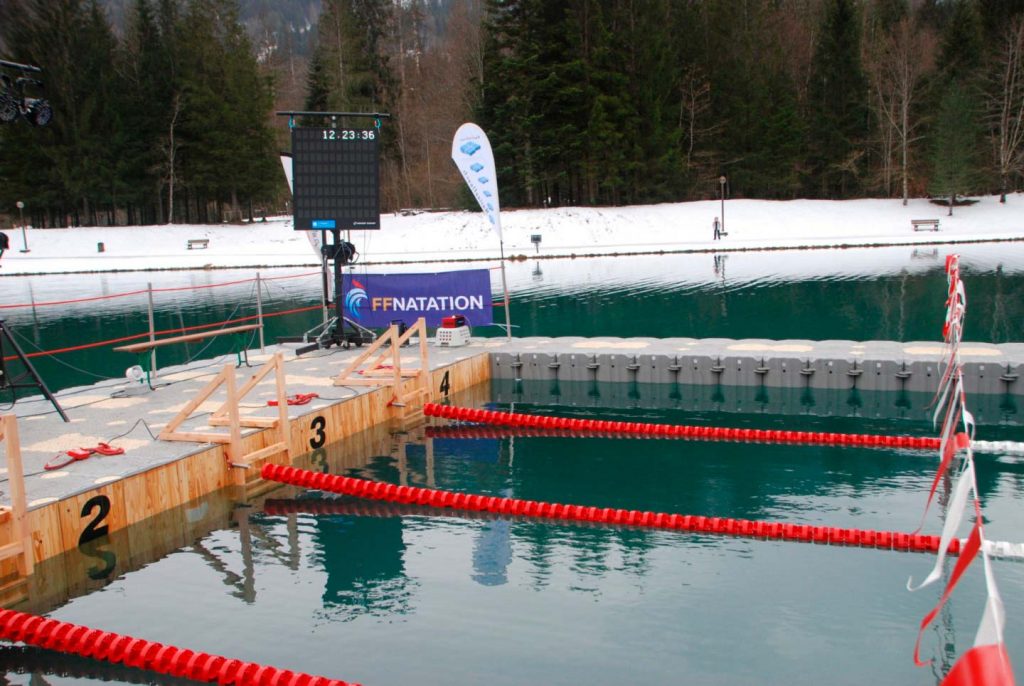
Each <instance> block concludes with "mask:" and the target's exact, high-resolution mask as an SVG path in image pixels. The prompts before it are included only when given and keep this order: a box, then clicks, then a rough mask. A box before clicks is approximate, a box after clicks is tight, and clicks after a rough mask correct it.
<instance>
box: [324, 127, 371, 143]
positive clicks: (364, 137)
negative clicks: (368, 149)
mask: <svg viewBox="0 0 1024 686" xmlns="http://www.w3.org/2000/svg"><path fill="white" fill-rule="evenodd" d="M323 134H324V140H325V141H372V140H373V139H375V138H376V137H377V132H376V131H374V130H373V129H362V130H355V129H325V130H324V132H323Z"/></svg>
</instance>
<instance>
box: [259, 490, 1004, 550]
mask: <svg viewBox="0 0 1024 686" xmlns="http://www.w3.org/2000/svg"><path fill="white" fill-rule="evenodd" d="M263 511H264V512H265V513H267V514H268V515H274V516H279V515H289V514H309V515H350V516H355V517H429V516H431V515H436V512H435V510H434V508H431V507H430V506H427V505H400V504H394V503H388V502H382V501H373V502H366V501H358V500H355V501H350V500H340V499H328V500H325V499H322V498H318V499H315V500H314V499H312V498H267V499H266V500H265V501H263ZM444 516H446V517H459V518H462V519H473V520H477V519H479V520H485V521H493V520H495V519H508V520H516V521H526V520H527V519H528V518H527V517H516V516H512V515H505V514H501V513H497V512H469V511H466V510H463V511H450V512H445V513H444ZM577 524H578V525H580V526H591V527H601V528H612V525H607V524H603V523H599V522H582V521H580V522H577ZM962 544H963V539H961V545H962ZM984 545H985V550H986V551H987V552H988V553H989V554H990V555H992V556H994V557H999V558H1004V559H1008V560H1024V543H1010V542H1009V541H985V544H984Z"/></svg>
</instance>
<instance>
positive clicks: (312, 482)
mask: <svg viewBox="0 0 1024 686" xmlns="http://www.w3.org/2000/svg"><path fill="white" fill-rule="evenodd" d="M260 476H262V478H264V479H266V480H268V481H277V482H279V483H284V484H290V485H292V486H300V487H302V488H311V489H317V490H321V491H329V492H331V493H338V494H340V495H349V496H355V497H358V498H366V499H368V500H380V501H385V502H391V503H399V504H405V505H424V506H428V507H434V508H450V509H454V510H469V511H471V512H493V513H497V514H502V515H512V516H517V517H537V518H543V519H559V520H567V521H579V522H597V523H601V524H612V525H617V526H636V527H644V528H652V529H668V530H674V531H689V532H694V533H708V534H726V535H731V536H744V537H749V538H763V539H774V540H780V541H796V542H802V543H823V544H828V545H846V546H860V547H865V548H877V549H880V550H895V551H904V552H931V553H934V552H937V551H938V549H939V537H938V536H929V535H925V534H909V533H902V532H895V531H873V530H870V529H852V528H842V527H833V526H813V525H810V524H791V523H784V522H759V521H753V520H749V519H735V518H732V517H705V516H699V515H680V514H668V513H665V512H649V511H639V510H623V509H615V508H608V507H605V508H601V507H593V506H585V505H564V504H561V503H548V502H541V501H537V500H522V499H519V498H504V497H498V496H485V495H479V494H468V493H455V492H453V491H443V490H438V489H432V488H420V487H418V486H396V485H395V484H389V483H384V482H381V481H369V480H367V479H357V478H354V477H349V476H338V475H335V474H325V473H323V472H311V471H309V470H305V469H297V468H295V467H286V466H283V465H275V464H267V465H264V466H263V469H262V470H261V471H260ZM959 549H960V542H959V541H958V540H954V541H953V542H952V544H951V545H950V548H949V552H950V553H953V554H955V553H956V552H958V551H959Z"/></svg>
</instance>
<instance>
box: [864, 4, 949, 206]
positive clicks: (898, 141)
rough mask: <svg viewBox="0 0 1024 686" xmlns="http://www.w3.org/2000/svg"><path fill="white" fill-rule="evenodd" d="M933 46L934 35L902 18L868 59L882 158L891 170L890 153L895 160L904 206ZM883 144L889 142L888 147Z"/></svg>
mask: <svg viewBox="0 0 1024 686" xmlns="http://www.w3.org/2000/svg"><path fill="white" fill-rule="evenodd" d="M935 46H936V39H935V36H934V34H932V33H931V32H929V31H928V30H926V29H924V28H923V27H919V26H916V25H915V23H914V21H913V20H912V19H911V18H910V17H904V18H903V19H901V20H900V22H899V23H898V24H896V26H895V28H894V29H893V31H892V32H891V33H890V34H888V35H884V36H882V37H881V38H880V40H879V41H877V43H876V44H875V48H876V49H875V50H874V51H873V52H872V53H871V54H870V55H869V58H868V72H869V74H870V79H871V88H872V91H873V92H874V98H873V99H872V100H873V105H874V108H875V111H876V114H877V115H878V116H877V119H878V122H879V126H880V127H882V131H881V140H882V141H883V154H884V155H886V164H887V165H890V166H891V162H890V161H889V160H891V158H892V156H893V155H892V154H891V153H895V154H896V156H898V159H899V161H898V168H899V182H900V192H901V195H902V197H903V204H904V205H906V204H907V199H908V197H909V195H910V153H911V145H912V144H913V143H914V142H916V141H917V140H918V137H917V136H915V131H916V130H917V128H918V126H919V125H920V124H921V120H920V118H919V117H916V116H914V111H913V110H914V105H915V104H916V102H917V98H918V95H919V93H920V90H921V87H922V85H923V82H924V76H925V74H927V73H928V72H929V71H930V70H931V68H932V64H933V63H934V59H935ZM885 141H889V143H888V145H886V144H885ZM886 148H887V150H886Z"/></svg>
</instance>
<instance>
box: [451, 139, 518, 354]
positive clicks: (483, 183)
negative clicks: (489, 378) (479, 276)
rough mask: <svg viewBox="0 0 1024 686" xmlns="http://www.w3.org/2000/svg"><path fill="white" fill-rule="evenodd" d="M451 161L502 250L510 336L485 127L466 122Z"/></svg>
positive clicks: (495, 175)
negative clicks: (495, 234)
mask: <svg viewBox="0 0 1024 686" xmlns="http://www.w3.org/2000/svg"><path fill="white" fill-rule="evenodd" d="M452 161H453V162H455V166H456V167H458V168H459V172H460V173H461V174H462V178H464V179H465V180H466V185H468V186H469V190H470V192H472V193H473V197H474V198H476V201H477V203H479V205H480V209H481V210H483V211H484V214H485V215H487V220H488V221H489V222H490V223H491V228H493V229H494V231H495V232H496V233H497V234H498V245H499V248H500V250H501V290H502V294H503V295H504V302H505V336H506V337H507V338H508V339H509V340H511V339H512V315H511V314H510V312H509V297H508V281H507V279H506V278H505V241H504V239H503V238H502V237H501V204H500V203H499V202H498V170H497V167H496V166H495V165H494V152H493V151H492V150H491V142H490V141H489V140H488V139H487V134H486V133H484V130H483V129H481V128H480V127H479V126H477V125H476V124H474V123H472V122H466V123H465V124H463V125H462V126H460V127H459V128H458V130H457V131H456V132H455V137H454V138H452Z"/></svg>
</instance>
